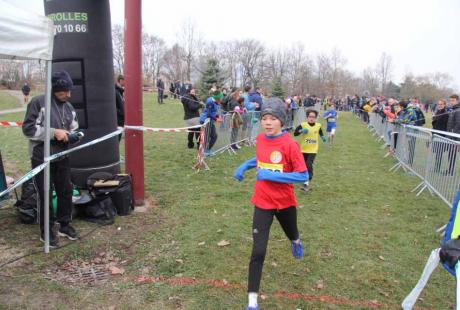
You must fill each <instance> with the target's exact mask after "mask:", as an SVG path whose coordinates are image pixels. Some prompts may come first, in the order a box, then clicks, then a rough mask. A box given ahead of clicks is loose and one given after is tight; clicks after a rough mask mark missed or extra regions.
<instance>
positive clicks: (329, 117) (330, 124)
mask: <svg viewBox="0 0 460 310" xmlns="http://www.w3.org/2000/svg"><path fill="white" fill-rule="evenodd" d="M323 118H324V119H325V120H326V121H327V129H326V132H327V134H328V141H329V145H331V146H332V144H333V143H334V136H335V131H336V129H337V111H336V110H335V105H334V104H333V103H331V104H329V109H327V111H326V113H324V116H323Z"/></svg>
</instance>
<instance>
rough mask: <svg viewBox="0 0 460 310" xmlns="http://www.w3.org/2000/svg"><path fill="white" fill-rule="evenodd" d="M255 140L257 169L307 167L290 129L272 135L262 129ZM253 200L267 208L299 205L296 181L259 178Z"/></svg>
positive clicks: (301, 170)
mask: <svg viewBox="0 0 460 310" xmlns="http://www.w3.org/2000/svg"><path fill="white" fill-rule="evenodd" d="M256 141H257V143H256V159H257V169H270V170H273V171H281V172H304V171H307V166H306V165H305V161H304V159H303V155H302V153H301V152H300V146H299V144H298V143H297V142H296V141H295V140H294V139H293V138H292V137H291V136H290V135H289V134H288V133H284V134H283V135H281V136H279V137H276V138H272V139H270V138H267V137H266V136H265V134H263V133H262V134H259V135H258V136H257V139H256ZM251 202H252V203H253V204H254V205H255V206H257V207H258V208H260V209H265V210H272V209H278V210H281V209H286V208H289V207H292V206H297V200H296V198H295V195H294V185H292V184H286V183H278V182H273V181H256V185H255V188H254V194H253V195H252V198H251Z"/></svg>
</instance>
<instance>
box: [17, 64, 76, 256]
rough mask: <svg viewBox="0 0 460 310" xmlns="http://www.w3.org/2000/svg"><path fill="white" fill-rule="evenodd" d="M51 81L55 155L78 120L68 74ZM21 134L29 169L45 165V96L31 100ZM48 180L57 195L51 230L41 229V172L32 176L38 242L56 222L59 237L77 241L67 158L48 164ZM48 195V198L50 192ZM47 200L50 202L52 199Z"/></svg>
mask: <svg viewBox="0 0 460 310" xmlns="http://www.w3.org/2000/svg"><path fill="white" fill-rule="evenodd" d="M51 81H52V96H51V122H50V123H51V126H50V137H51V141H50V153H51V154H56V153H59V152H62V151H65V150H67V149H68V148H69V142H70V143H71V142H72V140H73V139H72V137H74V135H71V133H72V132H74V131H75V130H76V129H77V128H78V121H77V116H76V113H75V110H74V108H73V106H72V105H71V104H70V102H68V99H69V98H70V91H71V89H72V86H73V82H72V79H71V78H70V76H69V74H68V73H67V72H66V71H58V72H54V73H53V76H52V80H51ZM22 131H23V133H24V135H25V136H26V137H27V138H28V139H29V155H30V158H31V161H32V167H33V168H35V167H37V166H39V165H41V164H42V163H43V162H44V140H45V95H41V96H36V97H34V98H33V99H32V100H31V101H30V103H29V105H28V106H27V111H26V115H25V117H24V123H23V125H22ZM69 136H70V141H69ZM50 178H51V180H50V187H51V188H53V187H54V189H55V191H56V195H57V204H58V205H57V216H56V219H55V218H54V217H53V216H50V227H44V214H45V212H44V204H45V198H44V195H45V194H44V172H43V171H42V172H40V173H39V174H37V175H36V176H35V183H36V185H37V187H38V194H39V197H40V232H41V235H40V240H42V241H44V232H45V228H46V229H50V228H52V227H53V226H54V221H55V220H56V221H57V222H59V224H60V228H59V231H58V234H59V236H65V237H67V238H69V239H70V240H76V239H78V234H77V232H76V231H75V229H74V228H73V227H72V226H70V222H71V220H72V184H71V182H70V162H69V157H68V156H62V157H59V158H57V159H55V160H53V161H52V162H51V164H50ZM49 195H50V196H51V192H50V193H49ZM50 201H52V200H51V198H50ZM49 236H50V247H51V248H56V247H58V246H59V240H58V238H57V237H56V235H55V233H54V232H53V230H52V229H50V235H49Z"/></svg>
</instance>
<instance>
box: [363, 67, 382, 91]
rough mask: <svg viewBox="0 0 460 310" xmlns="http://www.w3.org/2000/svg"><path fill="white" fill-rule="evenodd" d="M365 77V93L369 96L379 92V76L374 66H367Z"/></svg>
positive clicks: (364, 72)
mask: <svg viewBox="0 0 460 310" xmlns="http://www.w3.org/2000/svg"><path fill="white" fill-rule="evenodd" d="M362 79H363V93H364V94H365V95H368V96H373V95H376V94H377V89H378V88H379V78H378V76H377V74H376V73H375V70H372V68H369V67H368V68H366V69H364V71H363V74H362Z"/></svg>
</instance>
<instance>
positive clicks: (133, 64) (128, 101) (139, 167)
mask: <svg viewBox="0 0 460 310" xmlns="http://www.w3.org/2000/svg"><path fill="white" fill-rule="evenodd" d="M141 38H142V1H141V0H125V68H124V75H125V123H126V124H127V125H131V126H142V124H143V120H142V109H143V107H142V60H141V59H142V46H141V42H142V41H141ZM125 157H126V158H125V159H126V171H127V173H130V174H131V175H132V176H133V185H134V201H135V204H136V205H137V206H139V205H143V204H144V195H145V191H144V134H143V132H142V131H134V130H129V129H128V130H126V131H125Z"/></svg>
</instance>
